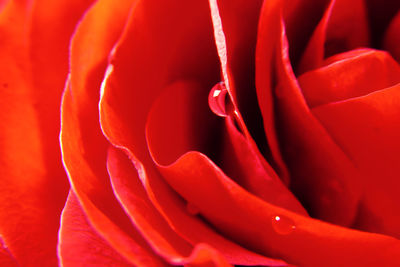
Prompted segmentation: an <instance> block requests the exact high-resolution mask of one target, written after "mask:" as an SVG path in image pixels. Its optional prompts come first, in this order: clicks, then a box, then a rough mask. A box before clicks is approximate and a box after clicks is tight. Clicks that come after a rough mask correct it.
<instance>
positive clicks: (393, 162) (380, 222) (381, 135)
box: [312, 84, 400, 238]
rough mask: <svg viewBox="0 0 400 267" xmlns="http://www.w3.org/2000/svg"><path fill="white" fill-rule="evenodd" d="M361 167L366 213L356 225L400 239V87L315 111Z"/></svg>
mask: <svg viewBox="0 0 400 267" xmlns="http://www.w3.org/2000/svg"><path fill="white" fill-rule="evenodd" d="M312 112H313V114H315V116H316V117H317V118H318V119H319V120H320V121H321V123H322V124H323V125H324V127H325V128H326V129H327V130H328V131H329V133H330V135H331V136H332V138H333V139H334V140H335V142H336V143H337V144H338V145H339V146H340V147H341V148H342V149H343V151H345V152H346V154H347V155H348V156H349V157H350V158H351V159H352V161H353V162H354V164H355V165H356V166H357V169H358V171H359V172H360V173H361V175H362V180H360V181H359V184H358V185H356V186H357V187H358V188H361V189H362V193H363V196H362V204H361V205H362V210H361V211H360V215H359V216H358V218H357V220H356V222H355V227H359V228H361V229H364V230H366V231H371V232H378V233H385V234H388V235H393V236H395V237H397V238H399V237H400V231H399V227H398V226H399V225H400V216H399V214H398V213H396V212H393V211H394V210H398V209H400V197H399V194H398V188H399V187H400V182H399V179H398V175H399V172H400V168H399V164H398V151H399V150H400V141H399V138H398V136H399V135H400V127H399V125H400V119H399V118H400V84H397V85H396V86H393V87H390V88H387V89H384V90H380V91H377V92H374V93H371V94H368V95H366V96H361V97H357V98H353V99H349V100H345V101H341V102H337V103H331V104H327V105H323V106H320V107H317V108H315V109H313V110H312Z"/></svg>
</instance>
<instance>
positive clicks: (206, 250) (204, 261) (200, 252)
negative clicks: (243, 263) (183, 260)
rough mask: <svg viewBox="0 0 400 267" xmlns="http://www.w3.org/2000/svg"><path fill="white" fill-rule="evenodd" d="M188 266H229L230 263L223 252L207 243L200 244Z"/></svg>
mask: <svg viewBox="0 0 400 267" xmlns="http://www.w3.org/2000/svg"><path fill="white" fill-rule="evenodd" d="M189 261H190V263H188V264H186V265H185V266H187V267H229V266H232V265H230V264H229V263H228V262H227V261H226V260H225V259H224V258H223V257H221V254H220V253H219V252H218V251H216V250H215V249H213V248H211V247H209V246H207V245H203V244H202V245H198V246H197V247H196V248H195V250H194V251H193V253H192V255H191V257H190V259H189Z"/></svg>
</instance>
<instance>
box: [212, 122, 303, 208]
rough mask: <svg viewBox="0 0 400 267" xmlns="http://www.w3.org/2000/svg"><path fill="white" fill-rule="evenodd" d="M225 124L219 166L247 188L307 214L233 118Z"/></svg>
mask: <svg viewBox="0 0 400 267" xmlns="http://www.w3.org/2000/svg"><path fill="white" fill-rule="evenodd" d="M225 128H226V129H225V131H224V132H225V138H224V149H223V154H222V158H223V159H224V160H223V161H221V164H219V165H218V166H220V167H221V168H223V170H224V172H225V173H226V174H227V175H228V176H229V177H231V178H233V179H234V180H235V181H236V182H237V183H238V184H239V185H241V186H242V187H243V188H244V189H246V190H247V191H249V192H250V193H252V194H254V195H256V196H258V197H260V198H261V199H263V200H265V201H267V202H268V203H270V204H274V205H277V206H280V207H282V208H286V209H288V210H291V211H294V212H297V213H299V214H302V215H307V211H306V210H305V209H304V208H303V206H302V205H301V203H300V202H299V201H298V200H297V199H296V197H295V196H294V195H293V194H292V193H291V192H290V191H289V189H288V188H287V187H286V186H285V185H284V184H283V182H282V181H281V180H280V179H279V178H278V177H277V175H276V173H275V172H274V170H273V169H272V168H271V167H269V168H268V165H267V164H263V162H262V161H264V158H260V157H259V156H258V155H257V154H256V153H255V152H254V150H253V149H252V146H251V144H249V142H248V141H247V140H246V139H245V137H244V136H243V135H242V134H241V133H240V132H239V131H238V130H237V128H236V126H235V125H234V122H233V121H232V118H229V119H227V120H226V123H225ZM266 166H267V167H266Z"/></svg>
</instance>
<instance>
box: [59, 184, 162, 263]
mask: <svg viewBox="0 0 400 267" xmlns="http://www.w3.org/2000/svg"><path fill="white" fill-rule="evenodd" d="M58 253H59V257H60V264H61V266H63V267H68V266H124V267H125V266H133V265H132V264H131V263H129V262H128V261H126V260H125V259H124V258H123V257H122V256H121V255H119V254H118V252H117V251H115V250H114V249H113V248H112V247H110V245H109V244H108V243H107V241H105V240H104V239H103V238H102V237H101V236H100V235H99V234H98V233H97V231H96V230H94V229H93V227H92V226H91V225H90V222H89V221H88V219H87V217H86V215H85V213H84V211H83V209H82V207H81V206H80V203H79V200H78V199H77V197H76V195H75V193H74V192H73V191H70V193H69V196H68V200H67V203H66V205H65V207H64V210H63V213H62V216H61V227H60V232H59V244H58ZM142 262H143V263H145V264H147V265H148V266H157V265H155V264H156V263H155V262H153V261H152V260H151V258H150V260H148V259H143V261H142Z"/></svg>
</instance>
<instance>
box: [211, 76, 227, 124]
mask: <svg viewBox="0 0 400 267" xmlns="http://www.w3.org/2000/svg"><path fill="white" fill-rule="evenodd" d="M227 94H228V90H226V87H225V83H224V82H219V83H217V84H216V85H214V87H213V88H212V89H211V91H210V94H209V95H208V105H209V106H210V109H211V110H212V111H213V112H214V113H215V114H216V115H218V116H220V117H226V116H228V111H227V108H226V102H225V101H226V95H227Z"/></svg>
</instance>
